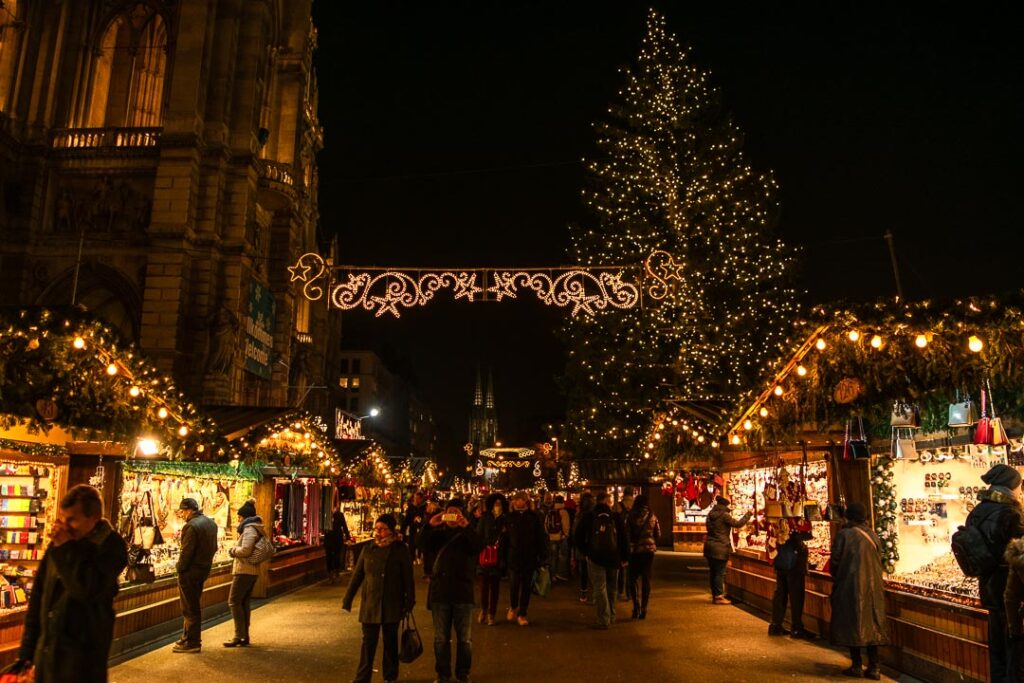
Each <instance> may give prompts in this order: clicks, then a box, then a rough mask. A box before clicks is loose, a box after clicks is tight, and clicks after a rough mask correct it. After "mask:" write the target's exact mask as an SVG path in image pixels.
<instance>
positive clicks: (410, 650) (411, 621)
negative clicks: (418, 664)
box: [398, 612, 423, 664]
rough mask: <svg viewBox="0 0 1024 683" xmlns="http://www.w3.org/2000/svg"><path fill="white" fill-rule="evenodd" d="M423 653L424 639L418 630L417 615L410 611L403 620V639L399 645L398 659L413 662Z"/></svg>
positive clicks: (403, 661)
mask: <svg viewBox="0 0 1024 683" xmlns="http://www.w3.org/2000/svg"><path fill="white" fill-rule="evenodd" d="M421 654H423V639H422V638H420V632H419V631H418V630H416V617H414V616H413V615H412V612H409V613H408V614H406V615H405V618H404V619H403V620H402V640H401V644H400V645H399V647H398V661H400V662H402V663H403V664H412V663H413V662H415V661H416V660H417V659H418V658H419V656H420V655H421Z"/></svg>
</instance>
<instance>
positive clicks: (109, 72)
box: [85, 3, 167, 128]
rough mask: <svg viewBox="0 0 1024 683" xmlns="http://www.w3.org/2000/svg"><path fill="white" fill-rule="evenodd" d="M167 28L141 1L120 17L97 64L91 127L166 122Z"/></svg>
mask: <svg viewBox="0 0 1024 683" xmlns="http://www.w3.org/2000/svg"><path fill="white" fill-rule="evenodd" d="M166 73H167V27H166V25H165V24H164V20H163V17H161V16H160V14H158V13H156V12H154V11H153V10H152V9H151V8H150V7H148V6H147V5H144V4H142V3H139V4H138V5H135V7H134V8H133V9H132V10H131V11H129V12H127V13H125V14H122V15H119V16H117V17H115V18H114V20H113V21H111V22H110V24H109V25H108V26H107V30H106V31H104V33H103V36H102V38H101V39H100V42H99V45H98V49H97V53H96V57H95V61H94V62H93V73H92V84H91V88H90V95H89V103H90V104H89V114H88V118H87V120H86V123H85V125H86V127H87V128H119V127H130V128H150V127H156V126H159V125H161V123H162V121H163V112H162V106H163V95H164V77H165V76H166Z"/></svg>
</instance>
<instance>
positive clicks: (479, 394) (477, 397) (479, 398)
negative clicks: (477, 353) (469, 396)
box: [473, 365, 484, 406]
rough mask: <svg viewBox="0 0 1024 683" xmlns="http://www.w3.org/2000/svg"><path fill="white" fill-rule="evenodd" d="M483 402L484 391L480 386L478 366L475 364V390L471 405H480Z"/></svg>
mask: <svg viewBox="0 0 1024 683" xmlns="http://www.w3.org/2000/svg"><path fill="white" fill-rule="evenodd" d="M483 404H484V393H483V390H482V389H481V388H480V366H479V365H478V366H476V392H475V393H474V394H473V405H475V406H482V405H483Z"/></svg>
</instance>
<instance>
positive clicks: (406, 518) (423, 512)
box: [401, 501, 427, 539]
mask: <svg viewBox="0 0 1024 683" xmlns="http://www.w3.org/2000/svg"><path fill="white" fill-rule="evenodd" d="M426 522H427V504H426V503H421V504H420V505H413V504H412V501H409V504H408V505H406V506H405V511H404V512H403V513H402V529H401V530H402V536H403V537H404V538H406V539H409V538H413V537H414V536H416V533H417V532H418V531H419V530H420V529H422V528H423V525H424V524H426Z"/></svg>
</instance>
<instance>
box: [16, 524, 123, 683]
mask: <svg viewBox="0 0 1024 683" xmlns="http://www.w3.org/2000/svg"><path fill="white" fill-rule="evenodd" d="M127 564H128V547H127V545H126V544H125V542H124V540H123V539H122V538H121V537H120V536H119V535H118V534H117V532H116V531H114V529H113V528H112V527H111V526H110V523H109V522H108V521H107V520H105V519H104V520H100V522H99V523H98V524H97V525H96V528H95V529H94V530H93V532H92V533H91V534H90V535H89V536H88V537H87V538H84V539H81V540H77V541H66V542H65V543H62V544H61V545H60V546H53V545H51V546H50V547H49V548H47V549H46V553H45V554H44V555H43V559H42V561H41V562H40V563H39V568H38V570H37V572H36V577H35V590H34V591H32V596H31V597H30V598H29V601H28V613H27V614H26V615H25V629H24V631H23V632H22V636H21V649H20V650H19V652H18V657H19V659H24V660H31V661H32V663H33V664H35V667H36V673H35V680H36V681H38V683H62V682H63V681H81V682H82V683H95V682H97V681H100V682H102V681H106V680H107V657H108V656H109V655H110V643H111V642H112V641H113V638H114V596H116V595H117V590H118V588H117V578H118V576H120V574H121V572H122V571H124V568H125V566H126V565H127Z"/></svg>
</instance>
